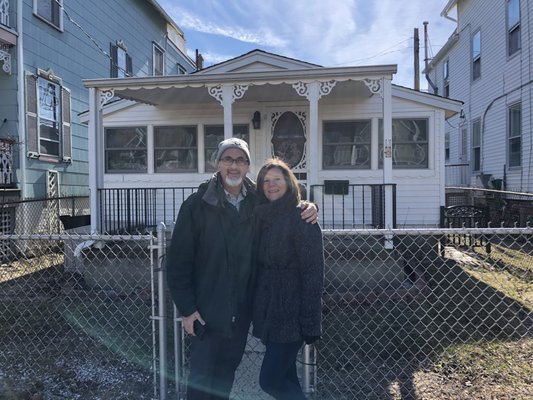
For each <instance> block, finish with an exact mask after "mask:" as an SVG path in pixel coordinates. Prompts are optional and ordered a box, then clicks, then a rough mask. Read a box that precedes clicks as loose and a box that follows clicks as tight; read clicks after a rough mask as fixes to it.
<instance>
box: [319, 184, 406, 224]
mask: <svg viewBox="0 0 533 400" xmlns="http://www.w3.org/2000/svg"><path fill="white" fill-rule="evenodd" d="M387 187H390V188H391V189H392V191H391V192H392V221H393V228H396V185H395V184H350V183H349V182H348V181H347V180H346V181H343V180H333V181H325V182H324V184H323V185H312V186H311V193H310V196H309V199H310V201H312V202H314V203H316V204H317V205H318V209H319V218H320V223H321V225H322V227H323V228H328V229H331V228H332V229H353V228H386V226H385V212H386V210H385V192H386V188H387Z"/></svg>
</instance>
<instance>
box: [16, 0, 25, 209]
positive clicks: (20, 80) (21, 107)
mask: <svg viewBox="0 0 533 400" xmlns="http://www.w3.org/2000/svg"><path fill="white" fill-rule="evenodd" d="M22 2H23V0H17V33H18V38H17V103H18V135H19V153H20V155H19V166H20V172H19V182H20V198H21V199H24V198H25V197H26V135H25V133H26V115H25V112H24V111H25V108H26V107H25V104H26V101H25V100H26V97H25V93H26V91H25V87H24V85H25V83H24V46H23V29H22V26H23V21H24V18H23V17H22Z"/></svg>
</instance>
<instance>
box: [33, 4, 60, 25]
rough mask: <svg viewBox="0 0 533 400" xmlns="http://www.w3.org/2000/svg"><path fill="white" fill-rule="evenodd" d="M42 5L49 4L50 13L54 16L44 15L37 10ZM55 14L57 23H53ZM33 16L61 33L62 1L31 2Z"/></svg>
mask: <svg viewBox="0 0 533 400" xmlns="http://www.w3.org/2000/svg"><path fill="white" fill-rule="evenodd" d="M42 3H49V4H50V6H51V11H50V12H51V14H54V15H50V16H47V15H44V14H43V13H42V10H41V11H40V10H39V8H40V7H39V5H40V4H42ZM54 9H55V10H54ZM55 14H57V23H56V21H54V17H56V15H55ZM33 15H35V16H36V17H37V18H39V19H40V20H42V21H43V22H45V23H47V24H48V25H50V26H52V27H54V28H55V29H57V30H58V31H61V32H63V0H33Z"/></svg>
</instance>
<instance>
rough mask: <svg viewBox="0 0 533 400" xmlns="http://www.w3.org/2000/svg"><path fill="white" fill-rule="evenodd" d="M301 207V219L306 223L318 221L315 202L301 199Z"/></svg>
mask: <svg viewBox="0 0 533 400" xmlns="http://www.w3.org/2000/svg"><path fill="white" fill-rule="evenodd" d="M300 206H301V208H302V210H303V211H302V213H301V214H300V215H301V216H302V219H303V220H305V222H307V223H311V224H316V223H317V222H318V207H317V206H316V204H315V203H309V202H308V201H302V202H301V203H300Z"/></svg>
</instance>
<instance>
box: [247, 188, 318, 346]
mask: <svg viewBox="0 0 533 400" xmlns="http://www.w3.org/2000/svg"><path fill="white" fill-rule="evenodd" d="M255 213H256V235H255V240H254V242H255V243H254V248H255V252H256V255H255V258H256V261H255V263H256V273H257V280H256V288H255V290H254V304H253V334H254V336H256V337H258V338H260V339H261V340H262V341H263V342H269V341H270V342H276V343H289V342H296V341H298V340H302V339H303V338H304V337H306V336H308V337H312V336H314V337H317V336H320V335H321V333H322V332H321V321H322V318H321V313H322V291H323V286H324V251H323V243H322V231H321V229H320V227H319V226H318V224H314V225H313V224H308V223H306V222H305V221H304V220H302V218H301V215H300V213H301V209H300V208H298V207H296V206H293V205H292V204H291V203H290V202H289V201H288V199H287V196H285V197H283V198H281V199H279V200H277V201H274V202H272V203H266V204H262V205H259V206H257V207H256V211H255Z"/></svg>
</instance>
